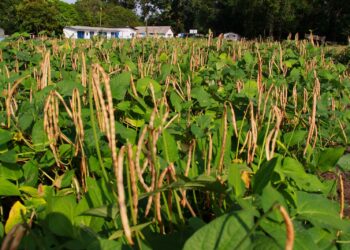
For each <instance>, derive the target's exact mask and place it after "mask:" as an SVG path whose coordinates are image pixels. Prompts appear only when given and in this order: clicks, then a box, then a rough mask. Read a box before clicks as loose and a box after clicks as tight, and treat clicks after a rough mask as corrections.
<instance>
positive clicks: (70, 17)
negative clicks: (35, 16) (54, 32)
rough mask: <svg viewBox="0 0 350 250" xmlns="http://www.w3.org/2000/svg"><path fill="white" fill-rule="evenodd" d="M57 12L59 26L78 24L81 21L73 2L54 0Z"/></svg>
mask: <svg viewBox="0 0 350 250" xmlns="http://www.w3.org/2000/svg"><path fill="white" fill-rule="evenodd" d="M54 5H55V7H56V8H57V10H58V12H59V14H58V19H59V21H60V27H61V28H63V27H65V26H72V25H78V24H79V23H81V17H80V14H79V12H78V11H77V9H76V8H75V6H74V5H73V4H68V3H66V2H62V1H58V0H56V1H55V2H54Z"/></svg>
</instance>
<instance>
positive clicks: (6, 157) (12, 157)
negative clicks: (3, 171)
mask: <svg viewBox="0 0 350 250" xmlns="http://www.w3.org/2000/svg"><path fill="white" fill-rule="evenodd" d="M16 161H17V155H16V152H15V151H14V150H10V151H7V152H5V153H3V154H0V162H4V163H16Z"/></svg>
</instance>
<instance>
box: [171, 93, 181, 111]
mask: <svg viewBox="0 0 350 250" xmlns="http://www.w3.org/2000/svg"><path fill="white" fill-rule="evenodd" d="M170 102H171V105H172V106H173V107H174V108H175V111H176V112H181V110H182V105H181V103H182V99H181V97H180V96H179V95H178V94H176V93H175V91H172V92H171V93H170Z"/></svg>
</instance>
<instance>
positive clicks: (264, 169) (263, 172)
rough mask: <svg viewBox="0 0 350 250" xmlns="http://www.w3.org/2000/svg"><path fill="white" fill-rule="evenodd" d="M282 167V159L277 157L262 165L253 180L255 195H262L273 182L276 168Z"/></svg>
mask: <svg viewBox="0 0 350 250" xmlns="http://www.w3.org/2000/svg"><path fill="white" fill-rule="evenodd" d="M280 165H281V158H280V157H275V158H273V159H272V160H270V161H268V162H265V163H264V164H262V165H261V167H260V169H259V170H258V171H257V172H256V174H255V175H254V178H253V182H252V187H253V192H254V193H261V192H262V191H263V189H264V188H265V187H266V185H267V184H268V183H269V182H270V181H271V179H272V176H273V174H274V170H275V168H276V166H280Z"/></svg>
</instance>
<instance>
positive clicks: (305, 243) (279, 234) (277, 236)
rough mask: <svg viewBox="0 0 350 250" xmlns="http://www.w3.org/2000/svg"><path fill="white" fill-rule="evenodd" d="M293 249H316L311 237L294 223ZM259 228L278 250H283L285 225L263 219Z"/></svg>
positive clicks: (285, 234)
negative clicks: (273, 242)
mask: <svg viewBox="0 0 350 250" xmlns="http://www.w3.org/2000/svg"><path fill="white" fill-rule="evenodd" d="M293 224H294V233H295V239H294V247H293V249H295V250H309V249H317V245H316V244H315V242H313V240H312V237H311V235H309V234H308V232H307V231H306V230H305V229H304V228H302V227H299V226H298V225H297V224H296V223H295V222H294V221H293ZM260 226H261V227H262V229H263V230H264V231H265V232H267V234H268V235H270V236H271V237H272V238H273V239H274V241H275V242H276V244H277V245H278V246H279V249H284V246H285V244H286V238H287V237H286V236H287V233H286V225H285V223H284V221H282V222H274V221H271V220H269V219H267V218H265V219H263V220H262V221H261V222H260Z"/></svg>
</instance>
